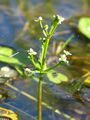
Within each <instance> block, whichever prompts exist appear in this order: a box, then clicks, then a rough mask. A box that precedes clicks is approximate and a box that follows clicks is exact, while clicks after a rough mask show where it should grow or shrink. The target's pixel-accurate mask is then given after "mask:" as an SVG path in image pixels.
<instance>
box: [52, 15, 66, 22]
mask: <svg viewBox="0 0 90 120" xmlns="http://www.w3.org/2000/svg"><path fill="white" fill-rule="evenodd" d="M53 17H54V18H55V17H56V18H57V20H58V24H61V22H63V21H64V20H65V19H64V18H63V17H62V16H60V15H54V16H53Z"/></svg>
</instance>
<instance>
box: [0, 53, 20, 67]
mask: <svg viewBox="0 0 90 120" xmlns="http://www.w3.org/2000/svg"><path fill="white" fill-rule="evenodd" d="M0 61H1V62H5V63H11V64H18V65H21V63H20V61H19V60H18V59H17V58H13V57H9V56H5V55H0Z"/></svg>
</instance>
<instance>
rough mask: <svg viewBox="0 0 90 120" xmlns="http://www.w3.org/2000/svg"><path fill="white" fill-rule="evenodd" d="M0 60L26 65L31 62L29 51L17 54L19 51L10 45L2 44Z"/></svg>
mask: <svg viewBox="0 0 90 120" xmlns="http://www.w3.org/2000/svg"><path fill="white" fill-rule="evenodd" d="M14 54H16V55H14ZM11 56H12V57H11ZM0 61H1V62H5V63H11V64H17V65H24V66H26V65H29V64H30V60H29V58H28V54H27V53H25V52H18V54H17V51H15V50H14V49H13V48H11V47H8V46H0Z"/></svg>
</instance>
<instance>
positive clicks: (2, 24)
mask: <svg viewBox="0 0 90 120" xmlns="http://www.w3.org/2000/svg"><path fill="white" fill-rule="evenodd" d="M0 2H1V1H0ZM47 3H48V4H49V5H48V6H49V7H48V6H47ZM28 4H30V6H31V7H30V8H29V9H30V13H31V19H34V18H35V17H36V16H41V15H43V16H45V18H46V17H48V16H50V15H51V16H52V14H53V13H55V12H56V13H58V14H60V15H62V16H63V17H64V18H65V19H69V18H70V17H72V16H75V15H77V14H83V13H86V14H88V13H87V11H89V10H88V6H89V5H88V4H89V2H88V0H87V1H85V0H55V1H54V0H53V1H51V0H49V1H47V0H43V1H41V0H39V1H37V0H33V1H32V2H31V1H29V0H28ZM28 7H29V5H28ZM42 8H43V9H42ZM49 10H50V11H52V13H51V14H50V11H49ZM40 11H41V13H40ZM26 21H27V19H26V18H25V16H24V14H23V12H21V10H20V8H19V5H18V4H17V2H16V1H15V0H13V2H12V0H10V1H9V2H8V5H6V6H5V3H4V2H3V1H2V2H1V5H0V44H2V45H9V46H12V47H14V48H16V49H19V50H21V49H27V48H29V47H34V48H36V47H39V45H38V44H39V42H37V39H36V37H37V38H38V35H36V36H34V35H32V34H31V35H32V36H31V35H29V33H28V32H27V31H25V33H24V34H23V35H21V36H19V35H20V33H21V32H22V28H23V26H24V24H25V22H26ZM66 27H67V26H63V29H64V28H66ZM67 28H68V27H67ZM67 36H69V35H66V37H67ZM64 37H65V36H64ZM64 37H63V38H64ZM66 37H65V38H66ZM76 73H77V72H76ZM71 76H72V75H69V78H71ZM13 85H14V86H15V87H16V88H18V89H19V90H20V91H24V92H26V93H28V94H30V95H31V96H33V97H34V98H37V81H34V80H30V79H29V80H23V79H21V78H18V79H17V80H16V81H15V82H14V83H13ZM6 88H7V89H9V90H10V91H14V92H15V95H16V98H14V99H11V98H8V99H6V100H5V101H6V102H2V103H1V104H0V107H6V108H9V109H12V110H14V111H15V112H16V113H17V114H18V116H19V120H35V119H36V116H37V109H36V108H37V102H35V101H34V100H32V99H30V98H29V97H26V96H25V95H23V94H20V92H17V91H15V90H13V89H12V88H10V87H6ZM87 91H90V89H89V88H84V90H82V92H81V94H80V96H81V98H83V99H86V98H87V99H86V101H84V102H85V103H84V102H83V101H80V100H79V99H76V98H75V97H74V96H73V95H72V94H70V93H68V92H67V91H66V90H64V89H62V88H60V86H59V85H54V84H52V83H49V84H48V85H43V100H44V102H45V103H47V106H43V120H85V119H86V120H89V118H90V115H89V113H90V110H89V108H90V107H89V103H90V95H89V94H88V93H89V92H88V93H87ZM48 106H51V107H52V108H53V109H52V110H51V109H49V108H48Z"/></svg>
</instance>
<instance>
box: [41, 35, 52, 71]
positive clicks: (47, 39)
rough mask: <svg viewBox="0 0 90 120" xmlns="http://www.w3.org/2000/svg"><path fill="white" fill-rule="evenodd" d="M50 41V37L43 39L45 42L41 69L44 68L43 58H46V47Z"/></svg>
mask: <svg viewBox="0 0 90 120" xmlns="http://www.w3.org/2000/svg"><path fill="white" fill-rule="evenodd" d="M49 41H50V37H47V38H46V40H45V44H44V47H43V48H44V49H43V50H42V65H41V70H44V67H45V59H46V54H47V49H48V44H49Z"/></svg>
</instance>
